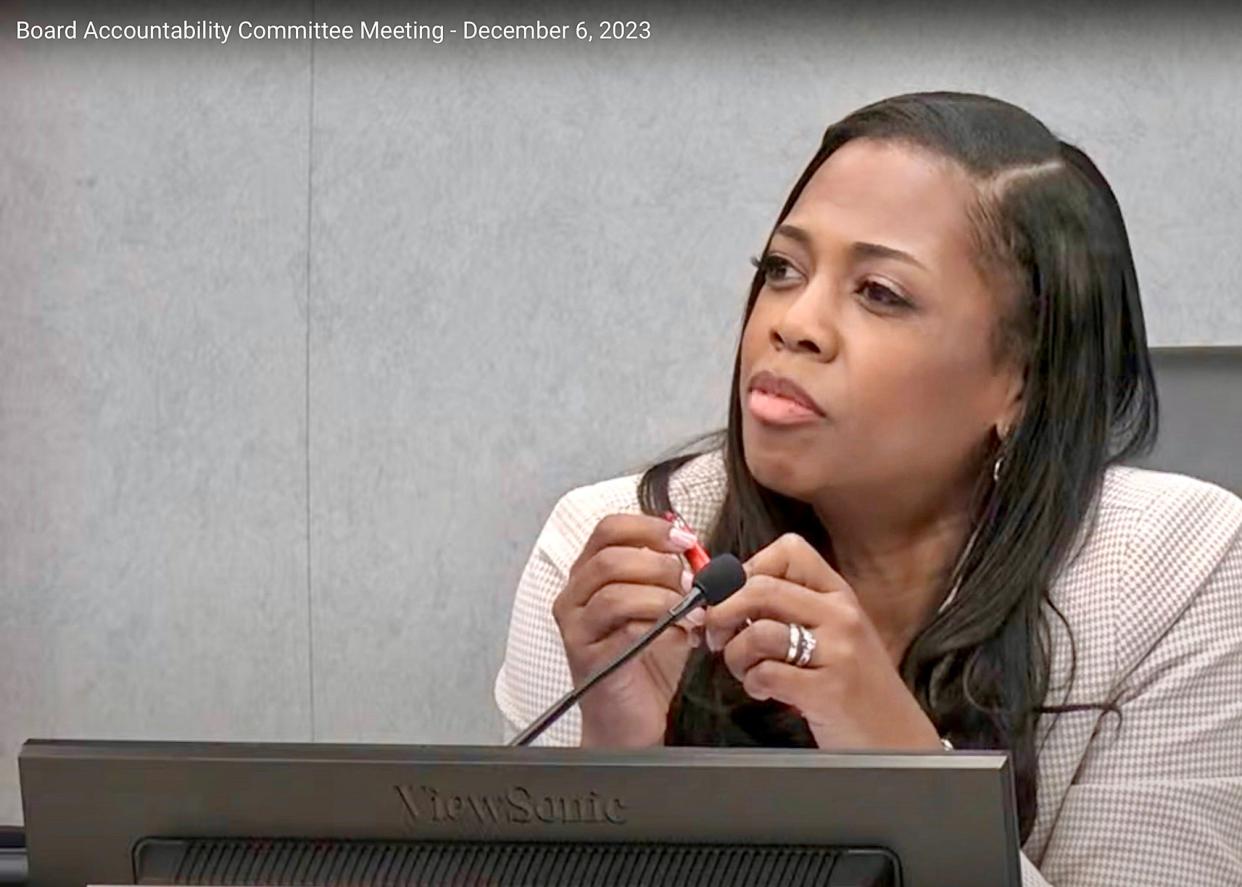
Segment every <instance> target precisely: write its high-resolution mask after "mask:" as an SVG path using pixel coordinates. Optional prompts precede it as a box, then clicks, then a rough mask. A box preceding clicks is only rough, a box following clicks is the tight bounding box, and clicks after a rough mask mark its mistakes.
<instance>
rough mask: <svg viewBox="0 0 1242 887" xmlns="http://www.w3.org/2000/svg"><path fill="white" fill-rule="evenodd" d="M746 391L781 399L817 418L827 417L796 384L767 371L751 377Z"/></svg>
mask: <svg viewBox="0 0 1242 887" xmlns="http://www.w3.org/2000/svg"><path fill="white" fill-rule="evenodd" d="M747 390H748V391H762V392H764V393H766V394H771V395H773V396H775V397H783V398H785V399H786V400H790V401H793V402H794V403H796V404H798V405H800V406H803V407H805V408H806V409H808V410H810V411H811V412H813V413H815V414H816V415H818V416H825V415H827V414H826V413H825V412H824V410H823V407H821V406H820V405H819V404H817V403H816V402H815V400H814V399H813V398H812V397H811V395H809V394H807V393H806V391H805V390H804V389H803V388H802V386H800V385H799V384H798V383H797V382H795V381H793V380H792V379H788V378H786V377H784V376H778V375H776V373H773V372H771V371H769V370H760V371H759V372H757V373H755V374H754V375H753V376H751V378H750V385H749V386H747Z"/></svg>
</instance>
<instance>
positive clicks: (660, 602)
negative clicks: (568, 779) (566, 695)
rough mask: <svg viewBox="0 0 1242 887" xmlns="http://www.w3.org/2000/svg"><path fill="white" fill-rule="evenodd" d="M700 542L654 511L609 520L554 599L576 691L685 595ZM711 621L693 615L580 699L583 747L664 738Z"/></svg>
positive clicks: (699, 614)
mask: <svg viewBox="0 0 1242 887" xmlns="http://www.w3.org/2000/svg"><path fill="white" fill-rule="evenodd" d="M693 543H694V537H693V536H692V535H690V534H689V533H687V532H686V531H684V530H680V529H675V528H674V527H673V525H672V524H671V523H670V522H669V521H666V520H663V519H661V518H658V517H652V516H650V515H646V514H610V515H608V516H606V517H604V518H603V519H602V520H600V522H599V523H598V524H597V525H596V527H595V530H594V532H592V533H591V538H590V539H588V540H587V543H586V545H585V547H584V548H583V549H582V554H581V555H579V556H578V560H577V561H575V562H574V565H573V567H572V568H571V569H570V571H569V580H568V582H566V584H565V587H564V588H563V589H562V590H561V593H560V594H559V595H558V596H557V598H556V600H555V601H554V602H553V604H552V615H553V616H554V617H555V618H556V624H557V627H558V628H559V629H560V632H561V639H562V641H563V642H564V644H565V654H566V656H567V658H568V660H569V671H570V674H571V675H572V677H573V682H574V686H575V687H577V686H581V685H582V683H583V682H584V681H585V680H586V679H587V677H589V676H590V675H591V674H592V673H593V672H595V671H596V670H597V669H599V668H600V667H602V666H604V665H606V664H607V663H608V662H610V661H611V660H612V659H613V658H614V657H616V656H617V655H618V654H620V652H621V651H622V650H624V649H625V648H626V647H628V646H629V645H630V644H632V643H633V642H634V641H635V640H637V639H638V638H639V637H640V636H641V635H642V634H643V633H644V632H646V631H647V629H649V628H651V626H652V625H654V624H655V622H656V620H658V619H659V618H660V617H661V616H663V615H664V614H665V613H666V612H667V611H668V610H669V608H670V607H672V606H674V605H675V604H676V603H677V602H678V601H680V600H681V598H682V597H683V596H684V595H685V593H686V591H687V590H688V589H689V587H690V578H691V577H690V572H689V570H686V569H685V568H684V565H683V563H682V560H681V558H680V557H679V554H680V552H683V551H685V550H686V549H687V548H689V547H690V545H692V544H693ZM691 620H693V622H691ZM702 622H703V611H702V610H701V609H695V610H693V611H691V613H690V614H688V615H687V616H686V617H684V618H683V619H681V620H680V621H679V622H678V623H676V624H675V625H673V626H670V627H669V629H668V630H667V631H665V632H664V633H663V634H662V635H661V636H660V637H659V638H657V639H656V640H655V641H654V642H652V643H651V644H650V645H649V646H648V647H647V648H646V649H645V650H643V651H642V652H641V653H639V654H638V655H637V656H636V657H634V659H632V660H630V661H629V662H627V663H626V664H625V665H624V666H622V667H621V668H619V669H617V670H616V671H615V672H613V673H612V674H610V675H609V676H608V677H607V678H605V679H604V680H602V681H600V682H599V684H597V685H596V686H595V687H594V688H593V689H592V690H591V691H590V692H589V693H587V694H586V695H585V696H584V697H583V698H582V699H581V700H580V701H579V703H578V707H579V709H580V710H581V712H582V745H584V746H608V747H625V748H636V747H641V746H651V745H660V744H661V743H662V742H663V741H664V725H665V720H666V719H667V717H668V708H669V704H670V703H671V702H672V699H673V693H674V692H675V691H676V690H677V685H678V683H679V681H680V680H681V673H682V670H683V669H684V668H685V665H686V659H687V657H688V656H689V654H690V650H691V648H692V646H696V645H697V644H698V642H699V639H700V634H699V632H698V631H697V629H696V626H700V625H702Z"/></svg>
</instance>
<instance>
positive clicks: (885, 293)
mask: <svg viewBox="0 0 1242 887" xmlns="http://www.w3.org/2000/svg"><path fill="white" fill-rule="evenodd" d="M858 291H859V292H860V293H862V294H863V300H864V301H865V302H867V303H869V304H870V305H873V306H876V307H878V308H882V309H887V310H890V311H891V310H894V309H901V308H910V307H912V306H911V305H910V302H909V300H907V299H906V298H905V297H903V296H900V295H898V294H897V293H895V292H893V291H892V290H891V289H889V288H888V287H886V286H884V285H883V284H882V283H879V282H878V281H875V280H864V281H863V282H862V286H860V287H859V288H858Z"/></svg>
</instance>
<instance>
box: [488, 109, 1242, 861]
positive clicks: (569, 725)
mask: <svg viewBox="0 0 1242 887" xmlns="http://www.w3.org/2000/svg"><path fill="white" fill-rule="evenodd" d="M756 264H757V268H756V273H755V277H754V280H753V282H752V285H751V289H750V298H749V300H748V302H747V305H746V315H745V316H746V323H745V327H744V330H743V333H742V338H741V343H740V347H739V350H738V355H737V360H736V362H735V365H734V376H733V386H732V393H731V395H730V406H729V424H728V428H727V430H726V431H725V432H724V433H723V441H721V442H720V445H719V446H718V447H715V448H712V449H709V450H708V451H707V452H705V453H701V454H696V455H692V456H683V457H679V458H677V459H674V460H671V461H668V462H664V463H661V464H659V465H656V466H654V467H653V468H651V469H649V470H648V471H647V472H646V473H645V474H644V475H643V476H641V477H637V476H632V477H626V478H617V479H613V480H609V481H604V482H602V483H600V484H596V485H593V486H589V487H584V488H581V489H578V490H574V491H572V492H571V493H569V494H568V495H566V496H565V497H563V498H562V499H561V501H560V502H559V503H558V504H557V507H556V509H555V511H554V512H553V514H552V516H551V518H550V519H549V521H548V523H547V525H546V526H545V528H544V530H543V532H542V533H541V534H540V537H539V540H538V543H537V544H536V547H535V551H534V553H533V554H532V556H531V559H530V562H529V563H528V565H527V569H526V571H525V573H524V575H523V577H522V581H521V584H520V586H519V589H518V594H517V600H516V602H515V605H514V612H513V621H512V625H511V628H510V635H509V646H508V651H507V655H506V660H505V664H504V666H503V667H502V669H501V673H500V675H499V677H498V679H497V685H496V695H497V700H498V703H499V705H500V707H501V710H502V711H503V712H504V714H505V716H506V720H507V721H508V723H509V725H510V730H515V729H516V728H517V727H518V726H519V725H521V724H522V723H524V722H526V721H528V720H530V719H532V718H533V717H535V716H536V715H537V714H538V713H539V712H540V711H541V710H542V709H543V708H544V707H545V706H546V705H548V704H549V703H550V702H551V701H552V700H554V699H555V698H556V697H557V696H559V695H560V694H561V693H562V692H563V691H564V690H566V689H567V688H568V687H569V685H570V683H571V681H572V682H574V683H577V682H579V681H581V680H582V679H583V678H584V677H585V676H586V675H587V674H589V673H590V672H591V671H592V670H593V669H594V668H596V667H597V666H599V665H600V664H602V663H604V662H605V661H607V660H608V659H610V658H611V657H612V656H613V655H614V654H615V653H616V652H617V651H618V650H619V649H620V648H622V647H623V646H624V645H626V644H627V643H628V642H629V641H630V640H631V639H632V638H633V637H635V636H637V634H639V633H641V631H642V630H643V629H644V628H645V627H647V626H648V625H650V624H651V622H652V621H653V620H655V619H656V618H657V617H658V616H659V615H660V614H661V613H663V612H664V611H665V610H667V609H668V607H669V606H670V605H671V604H672V603H674V602H675V601H676V600H677V598H678V596H679V595H680V594H682V592H683V588H685V587H686V581H685V580H686V576H685V575H684V573H683V567H682V562H681V558H680V556H679V554H678V552H680V551H683V550H684V549H685V548H686V546H687V544H688V542H689V541H690V540H688V539H687V538H685V537H684V534H683V533H681V532H679V531H678V530H677V529H676V528H673V527H672V524H670V523H669V522H668V521H666V520H665V519H664V518H663V517H660V516H659V515H662V514H663V513H664V512H665V511H666V510H667V509H668V508H669V507H670V506H671V507H672V508H673V509H674V510H676V511H678V512H680V513H681V514H682V515H683V516H684V517H685V518H687V519H688V521H689V522H690V523H691V524H692V525H693V526H695V527H698V528H700V529H704V530H706V531H707V533H706V536H705V541H706V547H707V548H708V550H709V551H710V552H711V553H712V554H716V553H719V552H724V551H730V552H734V553H735V554H737V555H738V556H739V557H740V558H741V559H742V560H743V561H745V562H746V570H747V576H748V579H747V582H746V585H745V586H744V587H743V588H742V589H741V591H739V592H738V593H737V594H735V595H734V596H733V597H732V598H730V599H729V600H728V601H726V602H725V603H723V604H721V605H720V606H717V607H714V608H711V609H710V610H709V611H708V612H707V613H706V614H705V616H703V615H700V617H699V618H698V619H697V620H696V624H686V625H684V626H683V627H682V629H681V630H679V631H671V632H668V633H667V634H666V635H665V636H664V637H663V638H662V639H661V641H659V642H658V643H656V644H654V645H653V646H652V647H650V648H649V649H648V651H647V652H646V653H645V654H644V655H643V656H642V657H640V658H639V659H637V660H635V661H634V662H632V663H630V664H629V665H628V666H627V667H626V668H625V669H622V670H620V671H618V672H617V673H616V674H615V675H613V676H612V677H610V678H609V680H608V681H605V682H603V683H602V684H601V685H599V686H598V687H596V688H595V690H594V691H592V693H591V694H589V695H588V696H587V697H586V698H585V699H584V700H583V701H582V703H581V706H580V717H572V718H566V719H565V720H564V721H563V722H562V723H561V724H558V725H557V726H556V727H555V728H553V730H551V731H549V733H548V734H545V738H546V739H547V740H548V741H551V742H559V743H562V744H578V743H581V744H582V745H593V746H617V747H637V746H650V745H659V744H661V743H665V744H682V745H688V744H694V745H761V746H812V747H821V748H831V749H874V750H880V749H928V750H936V749H941V748H942V747H946V746H948V747H952V748H958V749H966V748H988V749H1005V750H1007V751H1008V753H1009V754H1010V756H1011V760H1012V763H1013V767H1014V773H1015V782H1016V788H1017V802H1018V812H1019V820H1020V827H1021V836H1022V841H1023V851H1024V855H1023V877H1024V882H1025V883H1027V884H1046V883H1053V884H1058V885H1087V884H1092V885H1094V884H1105V883H1118V884H1131V885H1133V884H1162V885H1164V884H1172V883H1188V884H1189V883H1194V884H1226V883H1242V692H1239V690H1240V688H1242V501H1240V500H1239V499H1238V498H1237V497H1236V496H1233V495H1232V494H1230V493H1228V492H1226V491H1224V490H1222V489H1220V488H1219V487H1215V486H1212V485H1210V484H1206V483H1203V482H1200V481H1197V480H1194V479H1191V478H1187V477H1183V476H1180V475H1173V474H1165V473H1160V472H1153V471H1144V470H1139V469H1135V468H1130V467H1125V466H1123V465H1121V464H1120V463H1121V462H1123V461H1124V460H1126V459H1128V458H1130V457H1132V456H1134V455H1136V454H1139V453H1141V452H1143V451H1144V450H1145V449H1146V448H1148V447H1149V446H1150V444H1151V442H1152V440H1153V438H1154V436H1155V430H1156V413H1157V405H1156V392H1155V386H1154V382H1153V378H1152V371H1151V365H1150V361H1149V357H1148V353H1147V345H1146V334H1145V332H1144V326H1143V314H1142V308H1141V305H1140V301H1139V292H1138V284H1137V280H1136V276H1135V271H1134V264H1133V260H1132V258H1131V254H1130V247H1129V242H1128V238H1127V235H1126V231H1125V226H1124V224H1123V221H1122V217H1121V212H1120V209H1119V207H1118V205H1117V201H1116V199H1115V198H1114V196H1113V193H1112V191H1111V190H1110V188H1109V186H1108V184H1107V183H1106V182H1105V180H1104V178H1103V177H1102V176H1101V174H1100V173H1099V171H1098V170H1097V169H1096V167H1095V166H1094V165H1093V164H1092V162H1091V161H1090V160H1089V159H1088V158H1087V157H1086V155H1084V154H1083V153H1082V152H1081V151H1080V150H1078V149H1077V148H1075V147H1073V146H1072V145H1069V144H1066V143H1065V142H1061V141H1059V140H1058V139H1057V138H1056V137H1055V136H1053V135H1052V134H1051V133H1050V132H1049V131H1048V129H1047V128H1046V127H1045V126H1044V125H1043V124H1041V123H1040V122H1039V121H1038V120H1036V119H1035V118H1033V117H1032V116H1030V115H1029V114H1027V113H1026V112H1024V111H1022V110H1021V109H1019V108H1016V107H1014V106H1013V105H1010V104H1007V103H1004V102H1000V101H997V100H995V99H991V98H987V97H983V96H977V95H967V94H959V93H926V94H915V95H906V96H899V97H896V98H892V99H888V100H885V101H881V102H878V103H875V104H873V105H870V106H868V107H865V108H863V109H861V110H859V111H857V112H855V113H854V114H851V115H849V116H848V117H846V118H845V119H844V120H842V121H840V122H839V123H837V124H835V125H833V126H831V127H829V129H828V130H827V132H826V133H825V135H824V139H823V142H822V144H821V146H820V149H819V151H818V152H817V153H816V154H815V156H814V158H813V159H812V161H811V163H810V165H809V166H808V167H807V169H806V170H805V172H804V173H803V174H802V176H801V178H800V179H799V180H798V182H797V184H796V185H795V186H794V189H793V192H792V193H791V194H790V195H789V198H788V200H787V201H786V202H785V205H784V207H783V209H782V210H781V212H780V215H779V217H778V219H777V223H776V226H775V228H774V230H773V233H772V235H771V237H770V238H769V241H768V243H767V245H766V247H765V249H764V251H763V253H762V255H761V256H760V257H759V258H758V259H757V261H756ZM700 641H705V643H700ZM572 714H574V715H578V714H579V713H578V712H574V713H572ZM1037 867H1038V869H1039V870H1037ZM1041 872H1042V874H1041ZM1045 878H1046V879H1047V880H1045Z"/></svg>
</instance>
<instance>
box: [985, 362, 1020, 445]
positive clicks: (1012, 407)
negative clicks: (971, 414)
mask: <svg viewBox="0 0 1242 887" xmlns="http://www.w3.org/2000/svg"><path fill="white" fill-rule="evenodd" d="M1004 384H1005V390H1004V395H1003V399H1002V404H1003V405H1002V407H1001V411H1000V413H999V414H998V415H997V417H996V421H995V422H994V423H993V425H994V427H995V428H996V434H997V436H998V437H1000V438H1001V439H1002V440H1004V439H1005V438H1007V437H1009V435H1010V434H1011V433H1012V432H1013V429H1014V428H1015V427H1016V426H1017V424H1018V422H1019V421H1021V419H1022V410H1023V408H1024V406H1025V404H1024V402H1023V395H1025V393H1026V367H1023V366H1015V367H1013V368H1012V369H1010V370H1009V372H1008V373H1006V380H1005V383H1004Z"/></svg>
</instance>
